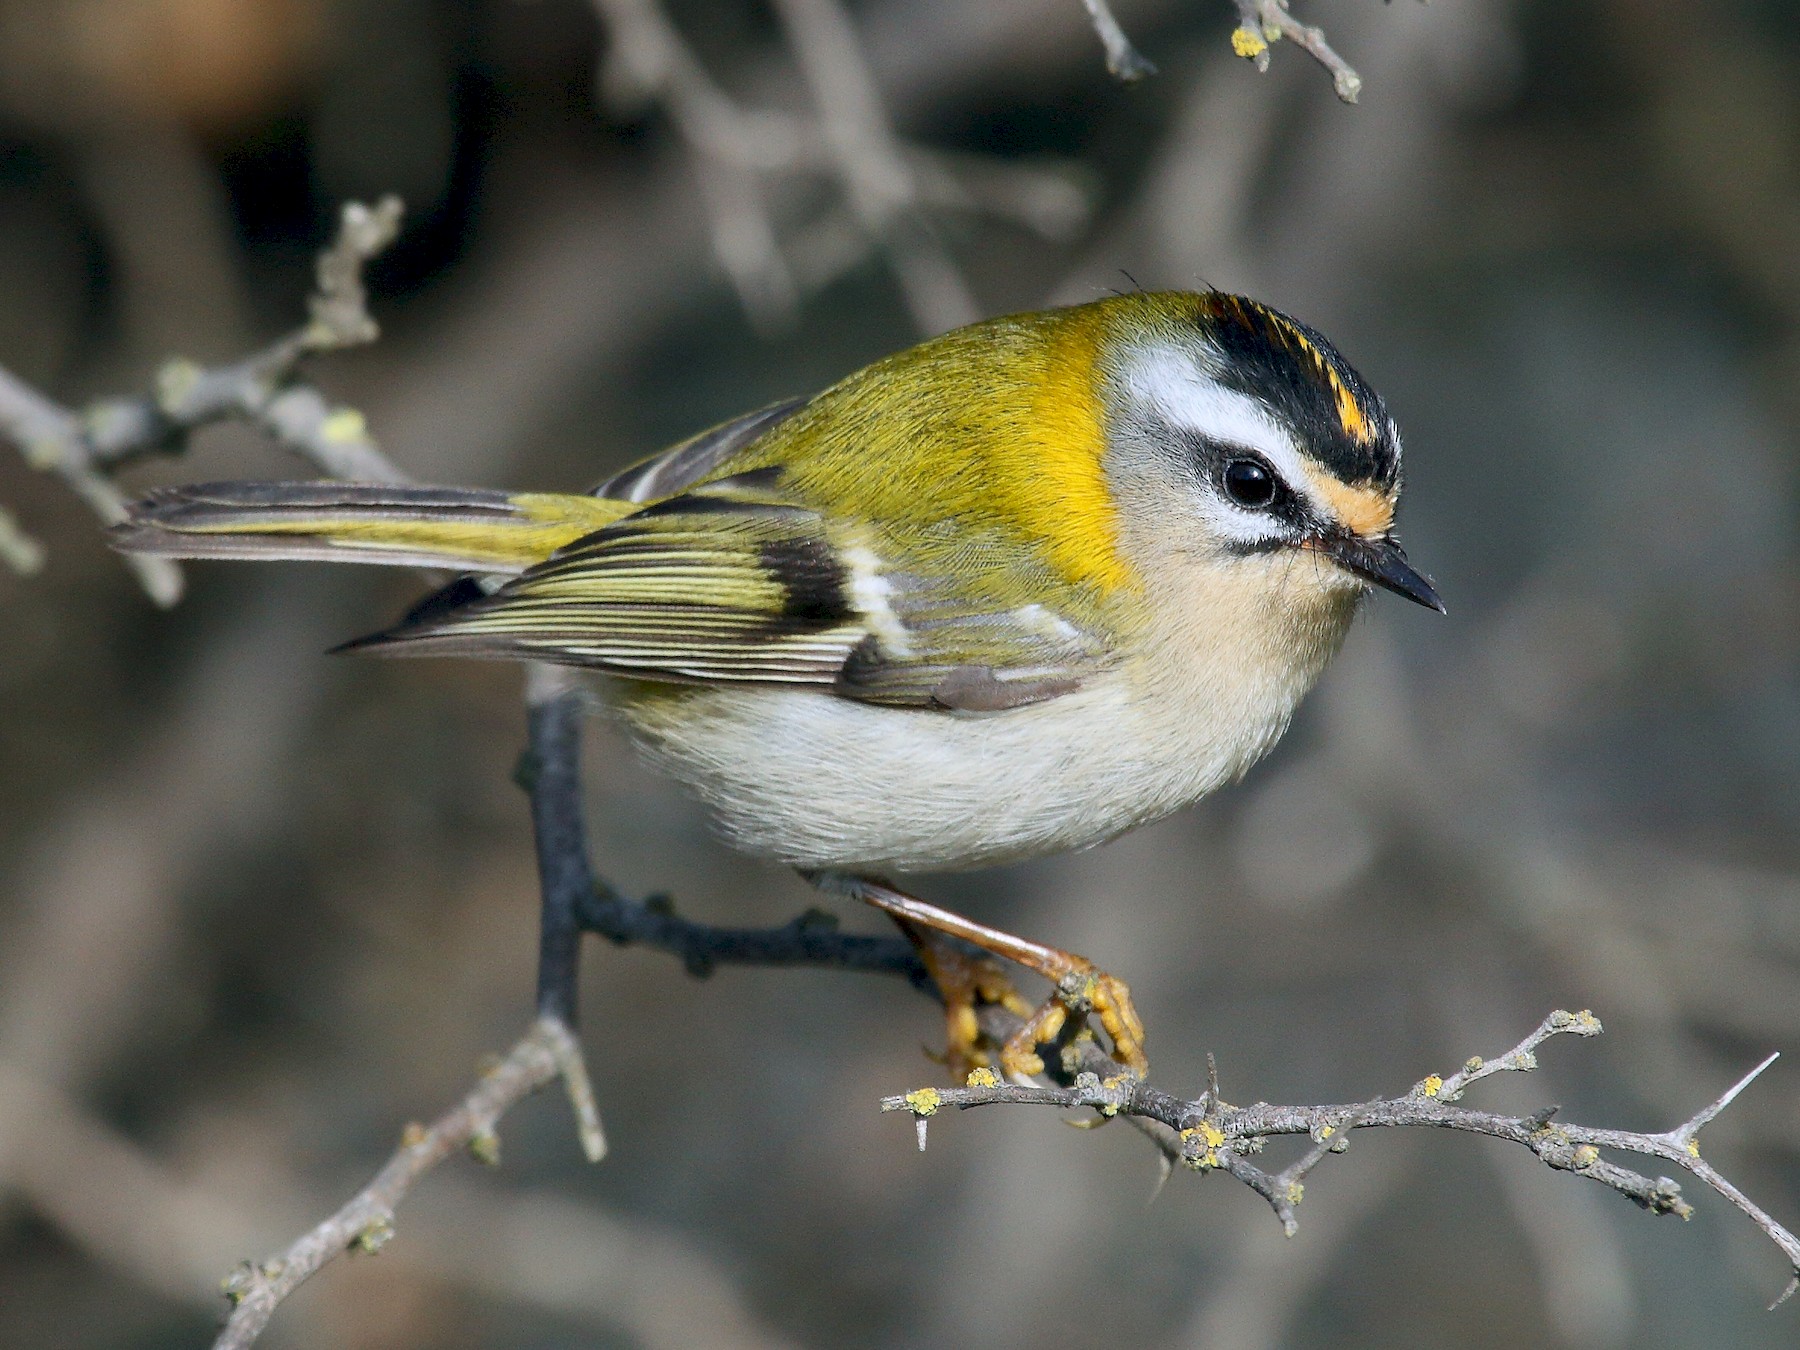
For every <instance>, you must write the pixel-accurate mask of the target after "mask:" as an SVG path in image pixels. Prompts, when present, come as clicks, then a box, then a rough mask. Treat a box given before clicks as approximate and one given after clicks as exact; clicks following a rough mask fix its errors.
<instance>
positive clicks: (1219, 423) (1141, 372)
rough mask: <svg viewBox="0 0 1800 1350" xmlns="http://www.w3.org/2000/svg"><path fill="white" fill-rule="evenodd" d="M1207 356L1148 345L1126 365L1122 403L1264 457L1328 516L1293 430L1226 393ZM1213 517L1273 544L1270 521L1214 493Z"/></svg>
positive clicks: (1243, 536) (1237, 533) (1228, 530)
mask: <svg viewBox="0 0 1800 1350" xmlns="http://www.w3.org/2000/svg"><path fill="white" fill-rule="evenodd" d="M1215 359H1216V358H1214V357H1213V356H1212V355H1211V354H1210V353H1209V352H1206V351H1204V350H1195V349H1191V348H1185V347H1180V346H1174V345H1159V346H1152V347H1146V348H1144V349H1142V350H1141V351H1139V352H1137V353H1135V354H1134V355H1133V356H1132V357H1131V358H1130V359H1129V360H1128V361H1127V362H1126V363H1125V367H1124V370H1123V372H1122V374H1123V382H1124V385H1125V397H1126V398H1128V399H1129V400H1131V401H1132V402H1134V403H1136V404H1138V405H1139V406H1140V407H1143V408H1147V409H1150V410H1152V411H1154V412H1155V413H1156V415H1157V416H1159V417H1160V418H1161V419H1162V420H1163V421H1165V422H1167V423H1168V424H1169V425H1170V426H1174V427H1179V428H1182V429H1183V430H1187V431H1192V432H1195V433H1196V434H1198V435H1201V436H1204V437H1206V438H1207V439H1208V440H1211V441H1217V442H1219V443H1220V444H1223V445H1228V446H1230V445H1240V446H1243V447H1244V448H1245V449H1246V450H1253V451H1255V452H1256V453H1257V454H1259V455H1261V456H1262V457H1263V458H1264V459H1266V460H1267V461H1268V462H1269V464H1270V466H1271V467H1273V468H1274V470H1275V472H1276V473H1277V474H1279V475H1280V476H1281V479H1282V481H1283V482H1284V483H1286V484H1287V486H1288V487H1289V488H1290V489H1291V490H1292V491H1293V492H1294V493H1295V494H1296V495H1297V496H1299V497H1301V498H1302V499H1304V500H1305V501H1307V502H1309V503H1311V504H1312V505H1313V506H1314V508H1315V509H1317V510H1318V511H1320V512H1321V514H1324V515H1327V516H1328V515H1330V510H1329V508H1328V507H1327V506H1326V504H1325V503H1324V502H1322V501H1320V500H1319V498H1318V495H1317V494H1316V493H1315V492H1314V491H1313V489H1312V486H1311V480H1310V475H1308V473H1307V472H1306V463H1305V460H1304V459H1303V458H1302V457H1301V454H1300V451H1299V449H1298V447H1296V446H1295V444H1294V438H1293V435H1292V433H1291V432H1289V431H1288V430H1287V429H1285V428H1284V427H1283V426H1282V424H1281V423H1280V422H1279V421H1277V420H1276V419H1275V417H1274V416H1273V415H1272V414H1271V413H1270V412H1269V410H1268V409H1267V408H1265V407H1264V406H1263V405H1262V404H1261V403H1259V402H1257V401H1256V400H1255V399H1254V398H1251V397H1250V396H1249V395H1248V394H1245V393H1241V392H1240V391H1238V390H1236V389H1229V388H1227V387H1226V386H1224V385H1223V384H1220V383H1219V382H1218V380H1216V379H1214V378H1213V377H1212V376H1211V375H1210V374H1209V373H1208V366H1209V365H1210V364H1211V362H1212V361H1213V360H1215ZM1199 505H1200V506H1201V508H1202V510H1203V511H1204V512H1205V514H1206V515H1207V517H1208V519H1209V520H1210V521H1211V522H1212V523H1213V524H1214V525H1216V526H1217V527H1218V528H1219V530H1220V531H1222V532H1223V533H1224V534H1226V535H1227V536H1229V537H1231V538H1234V539H1239V540H1243V541H1245V542H1250V543H1255V542H1259V541H1261V540H1264V539H1271V538H1274V537H1275V536H1276V535H1277V534H1278V533H1279V531H1278V529H1277V528H1276V526H1275V524H1274V522H1273V521H1271V520H1270V518H1269V517H1268V516H1267V515H1266V514H1263V513H1261V512H1258V511H1248V510H1245V509H1243V508H1242V507H1239V506H1235V505H1233V504H1232V503H1231V502H1229V501H1225V500H1223V499H1222V498H1219V497H1217V496H1216V495H1213V494H1209V495H1208V498H1207V499H1205V500H1203V501H1202V502H1201V503H1199Z"/></svg>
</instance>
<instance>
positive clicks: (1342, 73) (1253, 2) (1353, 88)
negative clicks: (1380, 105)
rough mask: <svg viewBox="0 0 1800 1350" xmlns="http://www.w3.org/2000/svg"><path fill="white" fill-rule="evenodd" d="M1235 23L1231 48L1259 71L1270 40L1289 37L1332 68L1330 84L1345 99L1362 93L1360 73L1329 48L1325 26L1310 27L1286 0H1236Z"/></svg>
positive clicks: (1266, 61)
mask: <svg viewBox="0 0 1800 1350" xmlns="http://www.w3.org/2000/svg"><path fill="white" fill-rule="evenodd" d="M1237 8H1238V26H1237V28H1236V29H1234V30H1233V31H1232V34H1231V49H1232V51H1234V52H1236V53H1237V54H1238V55H1239V56H1241V57H1244V58H1245V59H1246V60H1248V61H1249V62H1250V63H1251V64H1253V65H1254V66H1255V67H1256V68H1257V69H1258V70H1259V71H1260V70H1267V69H1268V68H1269V48H1270V46H1271V44H1273V43H1276V42H1279V41H1281V39H1282V38H1286V39H1288V41H1290V42H1292V43H1293V44H1294V45H1295V46H1296V47H1298V48H1300V50H1301V51H1303V52H1305V53H1306V54H1307V55H1308V56H1310V57H1312V59H1313V60H1315V61H1317V62H1318V63H1319V64H1320V65H1322V66H1324V67H1325V69H1326V70H1328V71H1329V72H1331V85H1332V88H1334V89H1336V90H1337V96H1338V97H1339V98H1341V99H1342V100H1343V101H1344V102H1346V103H1354V102H1356V99H1357V96H1358V95H1359V94H1361V93H1362V76H1360V75H1358V74H1357V73H1356V72H1355V71H1354V70H1353V69H1351V67H1350V63H1349V62H1348V61H1346V60H1344V58H1343V57H1341V56H1339V55H1338V54H1337V53H1336V52H1335V51H1333V50H1332V49H1331V44H1330V43H1328V42H1326V41H1325V30H1324V29H1322V28H1310V27H1308V26H1307V25H1306V24H1303V23H1301V22H1300V20H1298V19H1296V18H1295V17H1294V16H1293V15H1292V14H1290V13H1289V12H1288V0H1237Z"/></svg>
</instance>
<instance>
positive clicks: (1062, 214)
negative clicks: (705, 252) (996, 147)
mask: <svg viewBox="0 0 1800 1350" xmlns="http://www.w3.org/2000/svg"><path fill="white" fill-rule="evenodd" d="M590 3H591V4H592V5H593V8H594V11H595V13H596V15H597V16H598V17H599V19H600V22H601V24H602V26H603V27H604V28H605V30H606V32H607V34H608V36H609V38H610V43H609V45H608V48H607V51H606V53H605V56H604V59H603V60H602V62H601V65H600V73H599V80H598V83H599V86H600V89H601V94H602V97H603V98H604V99H605V100H606V102H608V103H609V104H611V105H612V106H614V107H617V108H622V109H624V110H627V111H629V110H630V109H632V108H633V107H634V106H635V105H637V104H640V103H645V102H650V103H654V104H655V105H657V106H658V107H659V108H661V109H662V111H663V112H664V113H666V114H667V116H668V118H669V120H670V122H671V123H672V124H673V125H674V127H675V129H676V131H677V132H679V134H680V135H681V137H682V139H683V140H684V141H685V142H686V145H687V148H688V150H689V152H690V155H691V157H692V162H693V166H694V171H695V176H696V180H697V183H698V186H699V189H700V200H701V203H702V205H703V206H704V207H705V209H706V214H707V220H708V224H709V227H710V230H711V233H712V247H713V254H714V256H715V257H716V258H717V260H718V262H719V265H720V266H721V268H723V270H724V272H725V274H726V276H727V277H728V278H729V279H730V281H731V283H732V286H733V287H734V288H735V289H736V291H737V294H738V300H739V303H740V304H741V305H742V306H743V309H744V311H745V313H746V314H747V315H748V316H749V318H750V319H751V321H752V322H753V323H755V324H757V325H758V326H760V327H764V328H771V327H776V326H783V325H786V324H789V323H791V322H792V321H793V319H794V316H795V314H796V312H797V309H798V306H799V302H800V298H801V295H802V294H803V293H804V292H808V291H813V290H817V289H819V288H820V287H822V286H824V285H826V284H827V283H829V282H830V281H832V280H833V279H835V278H836V277H838V276H840V275H842V274H843V272H845V271H846V270H848V269H849V268H850V267H852V266H855V265H857V264H860V263H861V262H863V261H864V260H866V259H867V258H868V257H869V256H871V254H880V255H882V256H885V257H886V258H887V260H888V261H889V263H890V265H891V266H892V268H893V271H894V274H895V277H896V279H897V281H898V283H899V286H900V290H901V293H902V295H903V297H904V299H905V300H906V302H907V305H908V307H909V308H910V309H911V311H912V313H913V316H914V319H915V321H916V322H917V323H918V324H919V326H920V327H921V328H922V329H924V330H925V331H928V332H935V331H938V330H940V329H943V328H946V327H951V326H954V325H955V324H957V323H962V322H967V321H969V320H971V319H972V318H974V317H975V305H974V301H973V300H972V299H971V298H970V293H969V288H968V285H967V283H966V282H965V281H964V280H963V278H962V276H961V274H960V273H959V272H958V271H957V269H956V266H955V263H954V261H953V260H952V259H951V257H950V255H949V253H948V251H947V250H946V249H944V247H943V245H942V244H941V243H940V242H939V241H938V239H937V238H936V236H935V234H934V233H933V229H932V223H931V219H930V214H929V213H935V212H939V211H944V212H956V211H963V212H967V211H978V212H982V213H984V214H987V215H991V216H994V217H996V218H1001V219H1008V220H1013V221H1016V222H1017V223H1019V224H1021V225H1023V226H1025V227H1026V228H1027V229H1030V230H1032V231H1034V232H1036V233H1038V234H1040V235H1043V236H1044V237H1046V238H1050V239H1058V238H1065V237H1067V235H1068V234H1069V232H1070V231H1071V230H1072V228H1074V227H1075V226H1076V225H1079V224H1081V223H1083V222H1085V221H1086V220H1087V218H1088V217H1089V216H1090V215H1091V213H1092V206H1093V202H1092V198H1093V192H1092V191H1091V190H1090V189H1088V188H1087V187H1086V186H1085V185H1084V183H1083V182H1082V181H1080V180H1079V179H1078V178H1077V177H1076V175H1074V174H1072V173H1070V172H1066V171H1061V170H1057V169H1043V168H1039V167H1036V166H1023V165H1018V164H1013V163H1009V162H1008V161H1006V160H1003V159H999V158H994V157H989V156H969V155H961V156H958V155H951V154H946V153H944V152H942V151H938V150H934V149H928V148H924V147H920V146H916V145H909V144H907V143H906V142H905V141H904V140H902V139H901V137H900V136H899V135H898V133H897V132H896V131H895V130H894V128H893V125H892V122H891V119H890V118H889V117H888V116H887V114H886V111H885V110H884V109H883V107H882V104H881V99H880V96H879V92H878V90H877V88H876V84H875V80H874V77H873V74H872V73H871V72H870V70H869V69H868V65H867V63H866V62H865V61H864V59H863V57H862V54H861V51H860V48H859V45H858V42H857V38H856V33H855V30H854V28H853V26H852V25H851V22H850V19H849V16H848V15H847V14H845V13H844V11H843V9H842V8H841V6H840V5H839V4H837V3H836V0H782V3H780V4H778V6H777V9H778V11H779V16H780V19H781V22H782V24H783V28H784V30H785V32H786V34H787V37H788V40H789V45H790V47H791V48H792V51H793V54H794V56H795V59H796V60H797V61H798V63H799V65H800V68H801V73H802V76H803V78H804V79H805V82H806V85H807V89H808V91H809V93H810V94H811V96H812V101H813V105H814V111H813V113H812V114H810V115H808V114H804V113H792V112H788V111H785V110H775V109H765V108H756V109H752V108H748V107H745V106H743V105H741V104H740V103H738V101H737V100H735V99H734V98H733V97H732V96H731V95H730V94H729V93H727V92H726V91H725V90H724V89H723V88H721V87H720V86H719V85H718V83H717V82H715V81H714V80H713V78H712V77H711V76H710V75H709V74H708V73H707V71H706V68H705V66H703V65H702V64H701V62H700V59H699V57H698V56H697V55H695V53H694V51H693V50H692V48H691V47H689V46H688V44H687V43H686V42H685V41H684V40H683V38H682V36H681V33H680V31H679V30H678V29H677V28H676V27H675V24H674V22H673V21H672V20H671V19H670V17H669V15H668V14H667V12H666V11H665V9H664V8H663V6H662V5H661V4H660V3H659V0H590ZM794 175H806V176H808V177H823V178H825V179H826V180H827V181H828V182H830V183H831V184H832V185H833V186H834V187H835V188H836V189H837V193H836V195H837V197H838V198H839V199H841V200H840V203H839V204H836V205H833V206H831V207H828V208H827V209H826V210H825V212H824V214H823V218H822V220H814V221H812V222H811V223H810V224H807V225H801V226H798V227H796V228H794V229H792V230H791V231H790V233H791V235H792V236H793V237H791V238H789V239H788V240H786V241H785V243H784V240H783V238H782V233H783V232H782V230H781V228H780V227H779V226H778V224H777V212H776V210H775V207H774V205H773V202H772V198H773V197H774V196H775V193H776V190H777V189H778V188H779V187H781V186H783V183H782V181H781V180H782V179H783V178H784V177H791V176H794ZM795 195H798V194H795ZM789 214H791V213H789ZM821 235H823V236H824V237H825V238H827V239H828V240H829V246H828V248H827V249H826V251H825V256H824V257H821V256H820V250H819V247H818V243H819V239H820V236H821Z"/></svg>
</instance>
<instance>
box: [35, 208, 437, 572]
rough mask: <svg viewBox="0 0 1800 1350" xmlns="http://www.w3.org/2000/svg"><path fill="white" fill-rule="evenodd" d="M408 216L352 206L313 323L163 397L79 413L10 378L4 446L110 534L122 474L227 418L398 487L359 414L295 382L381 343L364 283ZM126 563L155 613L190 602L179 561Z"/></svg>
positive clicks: (190, 367)
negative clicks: (309, 367) (314, 362)
mask: <svg viewBox="0 0 1800 1350" xmlns="http://www.w3.org/2000/svg"><path fill="white" fill-rule="evenodd" d="M400 209H401V208H400V201H399V199H398V198H396V197H388V198H386V199H384V200H383V201H381V202H380V203H378V204H377V205H375V206H373V207H368V206H364V205H362V204H361V203H359V202H350V203H348V204H347V205H346V206H345V207H344V211H343V215H342V217H341V220H340V223H339V228H338V236H337V239H336V240H335V241H334V242H333V243H332V245H331V246H330V247H329V248H327V249H326V250H325V251H324V253H322V254H321V255H320V257H319V265H318V290H317V291H316V293H315V294H314V296H313V297H312V300H311V302H310V310H311V318H310V320H309V322H308V323H307V324H306V325H305V326H304V327H302V328H300V329H298V330H297V331H295V332H293V333H290V334H289V335H287V336H286V337H284V338H282V339H280V340H279V341H277V342H275V343H273V344H271V345H270V346H269V347H267V348H265V349H264V350H262V351H260V352H258V353H256V354H255V355H253V356H250V357H247V358H245V359H244V360H241V361H237V362H234V363H232V364H230V365H225V366H217V367H212V368H208V367H203V366H199V365H196V364H195V363H194V362H192V361H186V360H179V359H177V360H174V361H170V362H168V363H167V364H165V365H164V366H163V367H162V369H161V370H159V371H158V372H157V375H156V381H155V390H154V392H153V393H150V394H145V395H138V396H135V397H130V398H111V399H102V400H100V401H98V402H96V403H94V404H93V405H91V406H90V407H89V408H88V409H87V410H86V411H85V412H83V413H81V414H79V415H78V414H76V413H74V412H72V411H70V410H69V409H68V408H65V407H63V406H62V405H61V404H59V403H57V402H55V401H54V400H52V399H50V398H48V397H46V396H45V395H43V394H41V393H39V392H38V391H37V390H35V389H33V388H31V387H30V386H29V385H27V384H25V383H24V382H23V381H22V380H20V379H19V378H18V377H16V376H14V375H13V374H11V373H10V372H8V371H6V370H4V369H0V436H4V437H5V438H6V439H7V440H10V441H12V442H13V444H14V445H16V446H17V447H18V448H19V450H20V452H21V453H22V454H23V455H24V457H25V461H26V463H28V464H30V465H31V466H32V467H33V468H37V469H41V470H44V471H45V472H48V473H54V474H56V475H57V476H58V477H59V478H61V479H62V480H63V482H64V483H66V484H67V485H68V486H69V488H70V490H71V491H73V492H74V493H75V495H76V496H78V497H80V498H81V499H82V500H83V501H84V502H86V503H87V504H88V506H89V507H90V508H91V509H92V510H93V512H94V514H95V515H97V516H99V518H100V519H101V521H103V522H104V523H106V524H108V525H111V524H115V523H117V522H118V521H120V520H123V519H124V517H125V502H126V494H125V493H124V492H123V491H122V490H121V489H120V488H119V487H118V485H117V484H116V483H114V482H113V479H112V474H113V473H114V472H115V471H116V470H117V469H119V468H120V467H122V466H123V465H125V464H128V463H130V462H132V461H133V460H136V459H140V458H142V457H144V456H146V455H152V454H176V453H179V452H180V451H181V450H182V449H184V448H185V447H186V444H187V438H188V436H189V435H190V434H191V433H192V432H194V431H196V430H198V429H199V428H201V427H203V426H207V425H209V424H211V423H213V422H217V421H220V420H222V419H224V418H228V417H240V418H243V419H245V420H247V421H250V422H252V423H254V424H255V425H257V426H258V427H260V428H261V429H262V430H263V431H264V432H266V433H267V434H268V435H269V436H270V437H271V438H273V439H274V440H275V441H276V442H277V443H278V444H280V445H283V446H285V447H287V448H288V449H290V450H292V451H294V452H295V453H296V454H299V455H301V456H302V457H303V458H305V459H306V460H308V461H309V462H310V463H311V464H313V465H314V467H316V468H317V469H319V470H320V471H321V472H323V473H327V474H330V475H332V476H333V477H337V478H351V479H363V480H376V479H387V480H390V481H398V480H400V479H401V478H403V477H404V475H403V474H401V473H400V471H399V470H398V469H396V468H395V467H394V466H393V465H392V464H391V463H390V462H389V461H388V460H387V458H386V457H385V456H383V455H382V453H381V451H380V450H379V449H378V448H377V447H376V445H375V442H374V440H373V439H372V438H371V437H370V436H369V432H368V428H367V426H366V424H365V423H364V421H363V417H362V414H361V413H359V412H357V411H356V410H355V409H353V408H345V407H338V406H334V405H332V404H331V403H330V402H329V401H328V400H327V399H326V398H325V396H324V395H323V394H321V393H320V392H319V391H318V390H316V389H314V388H313V387H312V386H310V385H308V384H304V383H301V382H300V381H298V380H297V379H296V378H295V371H296V368H297V367H298V365H299V363H300V361H301V359H302V358H303V357H305V356H307V355H309V354H312V353H316V352H327V351H335V350H338V349H340V348H344V347H351V346H356V345H359V344H361V343H365V342H370V341H372V340H373V339H374V338H375V336H376V334H377V332H378V331H379V330H378V329H377V328H376V325H375V321H374V319H372V318H371V317H370V316H369V312H368V305H367V301H368V295H367V292H366V291H365V289H364V287H363V280H362V273H363V268H364V266H365V265H366V264H367V263H368V261H369V260H370V259H371V258H373V257H374V256H375V255H376V254H378V253H380V252H381V251H382V250H383V249H384V248H386V247H387V246H388V245H389V244H390V243H392V242H393V239H394V237H395V235H396V234H397V233H398V232H399V226H400ZM8 520H10V518H8ZM14 535H15V536H16V531H14ZM8 537H9V536H8V534H7V529H6V523H4V522H0V554H4V555H5V557H6V560H7V561H9V562H12V563H13V565H15V566H17V565H18V561H19V560H20V559H25V558H33V557H35V559H36V561H37V562H38V563H40V564H41V562H42V557H41V550H38V551H37V552H36V553H35V554H34V553H33V552H31V551H30V550H29V549H26V550H25V551H24V552H21V551H20V546H18V545H15V546H14V547H13V548H11V549H8V548H6V547H4V545H5V542H6V539H7V538H8ZM17 537H18V538H23V536H17ZM26 542H27V543H29V541H26ZM125 561H126V564H127V565H128V566H129V567H131V568H132V570H133V571H135V572H136V573H137V577H138V581H139V583H140V584H141V585H142V586H143V588H144V590H145V592H146V593H147V594H148V595H149V596H150V598H151V599H152V600H154V601H155V602H156V603H157V604H159V605H165V606H166V605H172V604H174V603H175V602H176V601H177V600H179V599H180V598H181V591H182V574H181V569H180V568H179V567H178V566H177V565H176V564H175V563H174V562H172V561H171V560H169V559H167V558H153V557H146V556H141V555H135V554H134V555H128V556H126V558H125Z"/></svg>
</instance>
